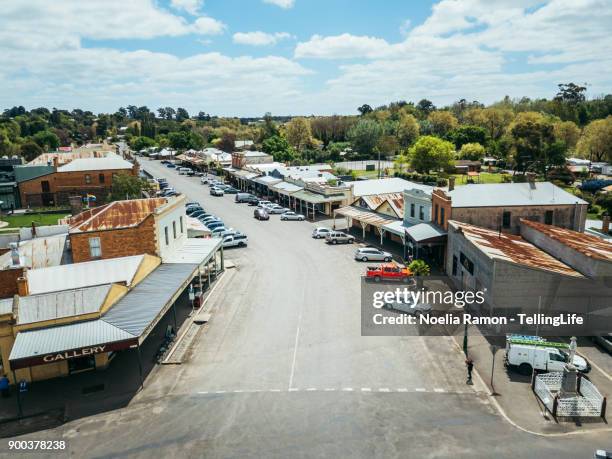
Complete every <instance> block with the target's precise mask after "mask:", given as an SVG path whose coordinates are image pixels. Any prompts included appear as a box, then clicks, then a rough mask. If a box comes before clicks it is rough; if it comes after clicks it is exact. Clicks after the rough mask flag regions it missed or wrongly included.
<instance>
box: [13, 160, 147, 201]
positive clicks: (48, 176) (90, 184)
mask: <svg viewBox="0 0 612 459" xmlns="http://www.w3.org/2000/svg"><path fill="white" fill-rule="evenodd" d="M53 161H54V164H53V165H48V166H22V167H20V168H18V169H23V170H20V171H19V173H17V176H18V177H19V178H18V180H17V181H18V184H19V194H20V197H21V204H22V206H23V207H28V206H51V205H62V204H67V203H68V200H69V197H70V196H74V195H81V196H85V195H88V194H89V195H93V196H95V197H96V199H97V202H104V201H105V200H106V198H107V196H108V194H109V193H110V191H111V188H112V184H113V177H114V176H115V175H117V174H121V173H126V174H130V175H133V176H136V175H138V165H137V164H132V163H130V162H129V161H126V160H124V159H123V158H121V157H120V156H118V155H116V154H112V153H110V154H107V155H106V156H104V157H94V158H79V159H74V160H72V161H70V162H69V163H67V164H64V165H60V164H59V159H58V158H57V156H55V157H53ZM30 168H32V169H30Z"/></svg>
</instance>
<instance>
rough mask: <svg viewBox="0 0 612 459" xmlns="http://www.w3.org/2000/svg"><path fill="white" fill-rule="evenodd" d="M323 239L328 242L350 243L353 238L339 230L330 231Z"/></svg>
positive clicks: (353, 240)
mask: <svg viewBox="0 0 612 459" xmlns="http://www.w3.org/2000/svg"><path fill="white" fill-rule="evenodd" d="M325 241H326V242H327V243H328V244H352V243H353V242H355V238H354V237H353V236H351V235H350V234H346V233H343V232H341V231H331V232H330V233H329V234H327V235H326V236H325Z"/></svg>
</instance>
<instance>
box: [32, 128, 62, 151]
mask: <svg viewBox="0 0 612 459" xmlns="http://www.w3.org/2000/svg"><path fill="white" fill-rule="evenodd" d="M32 139H33V140H34V142H36V143H37V144H38V145H39V146H40V147H41V148H43V149H45V150H57V148H58V147H59V146H60V140H59V137H58V136H57V135H56V134H55V133H53V132H51V131H40V132H37V133H36V134H35V135H34V136H33V137H32Z"/></svg>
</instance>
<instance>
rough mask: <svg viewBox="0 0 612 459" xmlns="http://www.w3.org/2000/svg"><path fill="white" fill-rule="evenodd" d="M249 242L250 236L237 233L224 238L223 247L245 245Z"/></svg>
mask: <svg viewBox="0 0 612 459" xmlns="http://www.w3.org/2000/svg"><path fill="white" fill-rule="evenodd" d="M248 243H249V238H247V235H246V234H235V235H233V236H225V237H224V238H223V248H228V247H245V246H246V245H247V244H248Z"/></svg>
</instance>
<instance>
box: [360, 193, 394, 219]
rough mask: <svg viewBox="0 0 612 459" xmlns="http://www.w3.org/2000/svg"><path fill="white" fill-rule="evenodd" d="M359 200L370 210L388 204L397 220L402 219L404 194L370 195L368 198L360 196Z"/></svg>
mask: <svg viewBox="0 0 612 459" xmlns="http://www.w3.org/2000/svg"><path fill="white" fill-rule="evenodd" d="M361 199H363V200H364V201H365V203H366V204H367V206H368V207H369V208H370V209H372V210H376V209H378V208H379V207H380V206H381V205H382V204H384V203H385V202H388V203H389V205H390V206H391V208H392V209H393V210H394V211H395V213H396V214H397V216H398V218H402V217H403V215H404V193H385V194H372V195H369V196H362V197H361Z"/></svg>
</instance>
